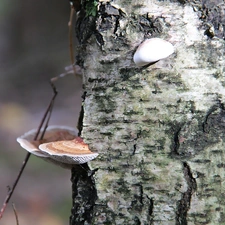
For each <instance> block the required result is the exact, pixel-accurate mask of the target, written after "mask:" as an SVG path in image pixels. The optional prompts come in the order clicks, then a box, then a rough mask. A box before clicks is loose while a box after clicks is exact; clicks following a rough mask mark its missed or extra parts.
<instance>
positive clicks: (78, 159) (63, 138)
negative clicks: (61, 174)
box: [17, 126, 98, 168]
mask: <svg viewBox="0 0 225 225" xmlns="http://www.w3.org/2000/svg"><path fill="white" fill-rule="evenodd" d="M42 131H43V130H42ZM35 135H36V130H35V129H34V130H31V131H29V132H27V133H25V134H24V135H22V136H21V137H18V138H17V142H19V144H20V145H21V147H22V148H24V149H25V150H27V151H28V152H30V153H31V154H33V155H35V156H38V157H41V158H43V159H44V160H46V161H50V162H52V163H54V164H57V165H60V166H62V167H65V168H71V167H72V165H73V164H82V163H86V162H88V161H90V160H92V159H94V158H96V157H97V156H98V153H93V152H91V151H90V150H89V148H88V145H87V144H85V143H84V142H83V140H82V138H80V137H77V131H76V130H75V129H73V128H71V127H65V126H49V127H48V128H47V129H46V131H45V135H44V137H43V139H41V140H37V141H34V140H33V139H34V136H35Z"/></svg>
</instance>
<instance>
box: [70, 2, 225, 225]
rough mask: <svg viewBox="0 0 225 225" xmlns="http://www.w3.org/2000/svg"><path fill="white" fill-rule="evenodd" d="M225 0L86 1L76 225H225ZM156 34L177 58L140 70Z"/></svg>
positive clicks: (75, 179) (81, 27)
mask: <svg viewBox="0 0 225 225" xmlns="http://www.w3.org/2000/svg"><path fill="white" fill-rule="evenodd" d="M224 9H225V4H224V2H223V1H222V0H216V1H215V0H214V1H212V0H208V1H204V0H195V1H194V0H193V1H192V0H180V1H175V0H171V1H169V0H168V1H159V0H139V1H135V0H130V1H127V0H113V1H105V0H101V1H99V2H98V3H97V2H95V1H94V0H86V1H85V0H84V1H83V2H82V5H81V11H80V14H79V19H78V21H77V32H78V39H79V42H80V48H79V55H78V63H79V64H80V65H81V66H82V68H83V70H84V77H83V84H84V96H83V98H84V100H83V110H82V113H81V118H80V123H79V126H80V130H81V136H82V137H83V138H84V140H85V142H86V143H88V144H89V146H90V149H91V150H92V151H96V152H98V153H99V154H100V156H99V157H98V158H97V159H96V160H94V161H93V162H91V167H92V168H94V169H96V170H95V171H92V172H91V171H89V167H88V166H87V165H85V166H84V167H83V168H80V169H78V168H74V169H73V171H72V182H73V188H74V189H73V201H74V202H73V204H74V206H73V209H72V216H71V224H76V225H77V224H120V225H121V224H123V225H126V224H129V225H132V224H136V225H138V224H165V225H170V224H171V225H174V224H176V225H179V224H181V225H185V224H225V214H224V208H225V198H224V197H225V192H224V186H225V182H224V175H225V170H224V167H225V163H224V160H225V154H224V151H225V150H224V148H225V146H224V145H225V144H224V140H225V133H224V128H225V106H224V98H225V89H224V85H225V77H224V67H223V65H224V63H225V57H224V40H223V37H224V31H223V28H224V19H223V16H224ZM149 37H160V38H163V39H165V40H167V41H170V42H171V43H172V44H173V45H174V46H175V49H176V52H175V54H173V55H172V56H170V57H169V58H167V59H164V60H161V61H159V62H157V63H155V64H154V65H152V66H149V67H147V68H146V67H145V68H138V67H136V66H135V65H134V63H133V60H132V56H133V53H134V51H135V49H136V48H137V46H138V45H139V44H140V43H141V42H142V41H143V40H144V39H145V38H149Z"/></svg>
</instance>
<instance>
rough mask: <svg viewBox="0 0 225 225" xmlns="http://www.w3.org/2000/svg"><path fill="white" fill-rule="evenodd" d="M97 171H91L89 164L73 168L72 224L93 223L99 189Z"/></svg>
mask: <svg viewBox="0 0 225 225" xmlns="http://www.w3.org/2000/svg"><path fill="white" fill-rule="evenodd" d="M94 173H95V171H90V169H89V167H88V165H87V164H82V166H79V165H77V166H75V167H73V168H72V176H71V182H72V199H73V207H72V210H71V217H70V225H74V224H76V225H84V224H92V218H93V208H94V206H95V201H96V200H97V191H96V188H95V181H94V178H93V175H94Z"/></svg>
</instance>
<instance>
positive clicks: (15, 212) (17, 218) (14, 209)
mask: <svg viewBox="0 0 225 225" xmlns="http://www.w3.org/2000/svg"><path fill="white" fill-rule="evenodd" d="M12 207H13V211H14V214H15V217H16V225H19V217H18V214H17V211H16V207H15V204H14V203H13V204H12Z"/></svg>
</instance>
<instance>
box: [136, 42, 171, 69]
mask: <svg viewBox="0 0 225 225" xmlns="http://www.w3.org/2000/svg"><path fill="white" fill-rule="evenodd" d="M173 53H174V47H173V45H172V44H171V43H170V42H168V41H165V40H163V39H161V38H150V39H146V40H145V41H144V42H142V43H141V44H140V45H139V47H138V48H137V50H136V52H135V53H134V57H133V60H134V62H135V64H136V65H137V66H145V65H148V64H150V63H154V62H157V61H159V60H160V59H164V58H167V57H168V56H170V55H171V54H173Z"/></svg>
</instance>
